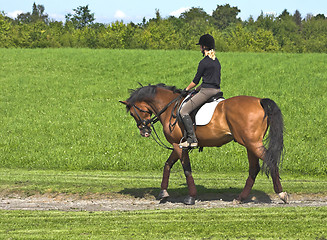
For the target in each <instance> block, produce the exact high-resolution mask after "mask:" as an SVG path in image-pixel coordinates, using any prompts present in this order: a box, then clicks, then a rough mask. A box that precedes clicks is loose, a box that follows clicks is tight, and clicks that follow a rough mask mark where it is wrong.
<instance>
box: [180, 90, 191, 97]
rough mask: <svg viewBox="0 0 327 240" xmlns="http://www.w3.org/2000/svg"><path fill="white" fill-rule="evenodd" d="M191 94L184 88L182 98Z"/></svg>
mask: <svg viewBox="0 0 327 240" xmlns="http://www.w3.org/2000/svg"><path fill="white" fill-rule="evenodd" d="M188 94H189V91H187V90H186V88H184V90H183V91H182V92H181V95H182V97H186V96H187V95H188Z"/></svg>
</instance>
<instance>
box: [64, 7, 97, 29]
mask: <svg viewBox="0 0 327 240" xmlns="http://www.w3.org/2000/svg"><path fill="white" fill-rule="evenodd" d="M73 11H74V12H75V13H74V14H73V15H72V14H70V13H69V14H67V15H66V16H65V18H66V23H67V22H72V23H73V25H74V27H75V28H76V29H82V28H84V27H85V26H89V25H91V24H92V23H93V22H94V20H95V18H94V13H91V10H90V9H89V5H86V6H84V7H82V6H80V7H78V8H77V9H73Z"/></svg>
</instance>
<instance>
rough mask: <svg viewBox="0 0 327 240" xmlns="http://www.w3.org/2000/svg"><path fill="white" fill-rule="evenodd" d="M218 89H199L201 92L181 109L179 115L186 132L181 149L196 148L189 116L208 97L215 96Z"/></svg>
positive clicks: (196, 143) (196, 142) (196, 141)
mask: <svg viewBox="0 0 327 240" xmlns="http://www.w3.org/2000/svg"><path fill="white" fill-rule="evenodd" d="M218 92H219V89H214V88H201V90H200V91H199V92H198V93H197V94H196V95H194V96H193V97H192V98H191V99H190V100H189V101H188V102H186V103H185V104H184V106H183V107H182V109H181V111H180V114H181V116H182V120H183V124H184V127H185V130H186V132H187V139H186V141H184V142H182V143H181V144H180V146H181V147H197V146H198V140H197V139H196V136H195V134H194V129H193V122H192V119H191V117H190V116H189V114H190V113H191V112H192V111H193V110H194V109H196V108H197V107H199V106H201V105H202V104H204V103H205V102H206V101H207V100H208V99H209V98H210V97H212V96H214V95H216V94H217V93H218Z"/></svg>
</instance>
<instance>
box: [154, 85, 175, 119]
mask: <svg viewBox="0 0 327 240" xmlns="http://www.w3.org/2000/svg"><path fill="white" fill-rule="evenodd" d="M176 97H178V94H177V93H173V92H172V91H170V90H167V89H160V90H159V89H158V91H157V94H156V96H155V98H154V99H153V100H152V105H153V106H152V107H153V108H154V109H153V110H154V112H155V113H156V114H158V113H159V112H160V111H161V110H162V109H164V108H165V107H166V106H167V105H168V104H169V103H170V102H171V101H172V100H174V99H175V98H176Z"/></svg>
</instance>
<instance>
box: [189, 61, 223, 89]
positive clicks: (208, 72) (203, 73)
mask: <svg viewBox="0 0 327 240" xmlns="http://www.w3.org/2000/svg"><path fill="white" fill-rule="evenodd" d="M220 71H221V66H220V62H219V60H218V58H216V59H215V60H212V59H211V58H210V57H209V56H206V57H205V58H203V59H202V60H201V61H200V63H199V66H198V71H197V73H196V75H195V77H194V79H193V82H194V83H195V84H198V83H199V82H200V79H201V77H202V84H201V86H202V87H203V88H217V89H219V88H220Z"/></svg>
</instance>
